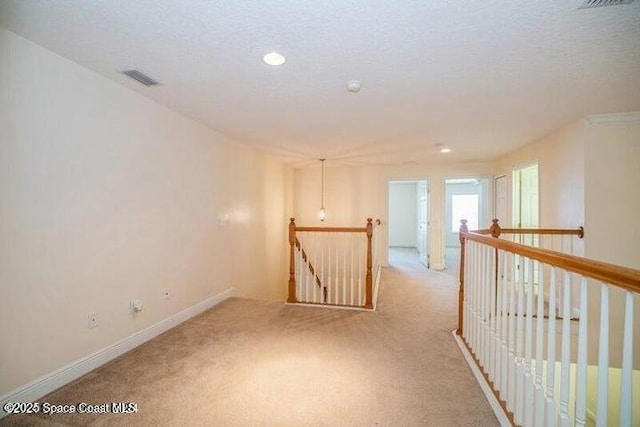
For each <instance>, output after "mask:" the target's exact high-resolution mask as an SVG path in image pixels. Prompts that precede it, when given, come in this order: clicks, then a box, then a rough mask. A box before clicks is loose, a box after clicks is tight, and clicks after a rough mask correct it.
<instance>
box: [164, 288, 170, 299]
mask: <svg viewBox="0 0 640 427" xmlns="http://www.w3.org/2000/svg"><path fill="white" fill-rule="evenodd" d="M162 295H163V297H164V299H169V291H168V290H165V291H164V293H163V294H162Z"/></svg>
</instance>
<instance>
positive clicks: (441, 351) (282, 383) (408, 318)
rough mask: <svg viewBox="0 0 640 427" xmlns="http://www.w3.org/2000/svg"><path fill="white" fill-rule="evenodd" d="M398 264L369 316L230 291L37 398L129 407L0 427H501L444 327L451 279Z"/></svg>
mask: <svg viewBox="0 0 640 427" xmlns="http://www.w3.org/2000/svg"><path fill="white" fill-rule="evenodd" d="M396 265H397V266H390V267H389V268H386V269H385V270H384V272H383V276H382V285H381V294H380V302H379V304H378V311H376V312H362V311H348V310H334V309H325V308H310V307H301V306H293V305H284V304H282V303H278V302H265V301H255V300H250V299H241V298H232V299H229V300H227V301H225V302H223V303H221V304H219V305H218V306H216V307H214V308H212V309H210V310H208V311H206V312H205V313H203V314H201V315H199V316H197V317H194V318H193V319H191V320H189V321H187V322H185V323H183V324H182V325H180V326H178V327H176V328H174V329H172V330H170V331H168V332H166V333H164V334H162V335H160V336H158V337H157V338H155V339H153V340H151V341H149V342H147V343H146V344H144V345H142V346H140V347H138V348H136V349H134V350H132V351H130V352H129V353H127V354H125V355H123V356H121V357H119V358H117V359H115V360H113V361H112V362H110V363H108V364H106V365H104V366H103V367H101V368H99V369H96V370H95V371H93V372H91V373H89V374H87V375H85V376H83V377H82V378H80V379H78V380H76V381H74V382H73V383H71V384H69V385H67V386H64V387H62V388H60V389H59V390H57V391H55V392H53V393H51V394H49V395H48V396H46V397H44V398H42V399H40V402H48V403H56V404H77V403H79V402H88V403H96V404H100V403H106V402H123V401H126V402H135V403H137V407H138V411H137V413H134V414H114V413H107V414H65V415H55V416H52V415H49V416H46V415H44V414H38V415H36V416H34V415H31V416H27V415H21V416H10V417H5V418H4V419H2V420H0V426H21V425H29V426H124V425H126V426H151V425H157V426H493V425H498V422H497V420H496V418H495V416H494V415H493V412H492V411H491V409H490V407H489V405H488V403H487V401H486V399H485V397H484V395H483V394H482V392H481V391H480V388H479V386H478V385H477V383H476V382H475V379H474V378H473V376H472V374H471V372H470V370H469V368H468V366H467V365H466V363H465V362H464V360H463V357H462V355H461V353H460V351H459V349H458V347H457V346H456V343H455V342H454V340H453V337H452V335H451V331H452V330H453V329H454V328H455V326H456V313H457V308H456V301H457V284H456V281H455V279H453V278H452V277H451V276H449V275H446V274H442V273H438V272H432V271H429V270H427V269H426V268H424V267H423V266H422V265H420V264H419V263H418V262H417V260H416V261H415V262H412V261H411V260H401V262H399V263H397V264H396ZM43 351H46V349H43Z"/></svg>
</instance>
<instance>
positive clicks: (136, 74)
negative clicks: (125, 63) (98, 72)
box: [122, 70, 158, 86]
mask: <svg viewBox="0 0 640 427" xmlns="http://www.w3.org/2000/svg"><path fill="white" fill-rule="evenodd" d="M122 74H124V75H126V76H129V77H131V78H132V79H133V80H135V81H137V82H139V83H142V84H143V85H145V86H155V85H157V84H158V82H157V81H155V80H153V79H152V78H151V77H149V76H147V75H144V74H142V73H141V72H140V71H138V70H126V71H123V72H122Z"/></svg>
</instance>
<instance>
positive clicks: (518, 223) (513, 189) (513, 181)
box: [511, 160, 540, 228]
mask: <svg viewBox="0 0 640 427" xmlns="http://www.w3.org/2000/svg"><path fill="white" fill-rule="evenodd" d="M531 166H536V167H537V168H538V173H537V175H538V176H537V181H538V183H537V190H538V197H537V199H538V200H537V206H536V209H537V211H538V212H537V214H538V222H539V221H540V162H538V160H531V161H528V162H525V163H521V164H519V165H515V166H514V167H513V169H512V170H511V223H512V226H513V227H514V228H522V194H521V192H522V180H520V181H519V182H516V179H515V175H516V172H520V173H521V172H522V170H524V169H527V168H529V167H531ZM516 185H518V186H519V191H520V197H519V200H518V201H516V197H515V192H516ZM516 203H518V214H519V217H518V218H517V219H516V209H515V207H516ZM538 226H540V224H539V223H538Z"/></svg>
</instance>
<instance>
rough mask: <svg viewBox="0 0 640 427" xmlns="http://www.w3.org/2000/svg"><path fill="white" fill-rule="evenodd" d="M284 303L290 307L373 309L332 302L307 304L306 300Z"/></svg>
mask: <svg viewBox="0 0 640 427" xmlns="http://www.w3.org/2000/svg"><path fill="white" fill-rule="evenodd" d="M284 304H285V305H290V306H292V307H295V306H300V307H311V308H330V309H334V310H352V311H373V309H372V308H364V307H356V306H353V307H352V306H350V305H332V304H309V303H306V302H285V303H284Z"/></svg>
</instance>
